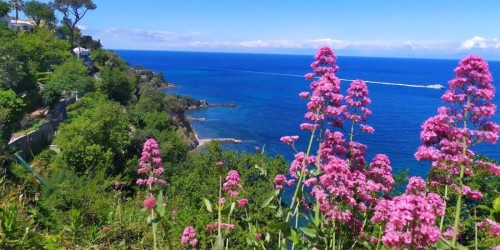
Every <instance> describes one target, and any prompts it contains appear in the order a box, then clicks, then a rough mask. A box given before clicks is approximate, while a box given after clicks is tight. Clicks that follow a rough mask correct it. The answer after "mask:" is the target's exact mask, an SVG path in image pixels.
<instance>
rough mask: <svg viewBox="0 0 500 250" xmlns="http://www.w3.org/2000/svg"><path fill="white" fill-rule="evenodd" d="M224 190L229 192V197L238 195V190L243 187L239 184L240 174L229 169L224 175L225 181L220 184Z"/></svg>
mask: <svg viewBox="0 0 500 250" xmlns="http://www.w3.org/2000/svg"><path fill="white" fill-rule="evenodd" d="M222 187H223V188H224V191H226V193H228V194H229V196H231V197H236V196H238V195H239V193H238V190H240V189H242V188H243V187H242V186H241V184H240V175H239V174H238V171H236V170H231V171H229V173H228V174H227V176H226V182H224V184H223V185H222Z"/></svg>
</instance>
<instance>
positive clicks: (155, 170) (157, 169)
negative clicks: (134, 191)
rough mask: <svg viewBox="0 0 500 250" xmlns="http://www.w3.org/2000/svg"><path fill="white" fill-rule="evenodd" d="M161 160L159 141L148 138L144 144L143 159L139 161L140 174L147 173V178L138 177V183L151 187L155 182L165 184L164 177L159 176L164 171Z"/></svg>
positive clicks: (138, 171)
mask: <svg viewBox="0 0 500 250" xmlns="http://www.w3.org/2000/svg"><path fill="white" fill-rule="evenodd" d="M164 171H165V170H164V168H163V165H162V162H161V154H160V150H159V149H158V143H157V142H156V141H155V140H154V139H148V140H147V141H146V142H145V143H144V146H143V149H142V155H141V159H140V161H139V169H138V170H137V173H138V174H147V175H148V178H146V179H137V181H136V184H137V185H139V186H141V185H145V186H148V187H149V188H151V187H152V186H153V185H154V184H158V185H162V186H163V185H165V184H166V181H165V180H164V179H161V178H158V177H157V176H160V175H161V174H162V173H163V172H164Z"/></svg>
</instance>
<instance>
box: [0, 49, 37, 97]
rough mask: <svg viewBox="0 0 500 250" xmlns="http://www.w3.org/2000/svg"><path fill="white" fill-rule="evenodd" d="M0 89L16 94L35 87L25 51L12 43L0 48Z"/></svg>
mask: <svg viewBox="0 0 500 250" xmlns="http://www.w3.org/2000/svg"><path fill="white" fill-rule="evenodd" d="M0 87H1V88H2V89H4V90H7V89H13V90H14V91H15V92H16V93H20V92H22V91H26V90H31V89H33V88H35V87H36V85H35V75H34V73H33V72H32V71H31V70H30V67H29V63H28V57H27V55H26V53H25V51H24V50H23V48H22V47H19V46H16V44H15V43H14V42H12V41H9V42H8V43H7V44H6V45H4V46H3V47H0Z"/></svg>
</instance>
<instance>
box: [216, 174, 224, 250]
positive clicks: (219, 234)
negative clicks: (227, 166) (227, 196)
mask: <svg viewBox="0 0 500 250" xmlns="http://www.w3.org/2000/svg"><path fill="white" fill-rule="evenodd" d="M221 198H222V176H219V200H218V201H217V204H218V208H219V209H217V210H218V211H217V221H218V222H219V223H217V240H218V239H222V234H221V217H222V209H221V207H220V203H219V201H220V200H221ZM222 244H224V241H222ZM222 247H224V246H222Z"/></svg>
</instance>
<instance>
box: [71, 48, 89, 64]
mask: <svg viewBox="0 0 500 250" xmlns="http://www.w3.org/2000/svg"><path fill="white" fill-rule="evenodd" d="M73 54H75V56H76V57H78V58H81V59H83V63H84V64H85V65H87V66H90V64H91V61H90V49H86V48H82V47H76V48H74V49H73Z"/></svg>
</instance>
